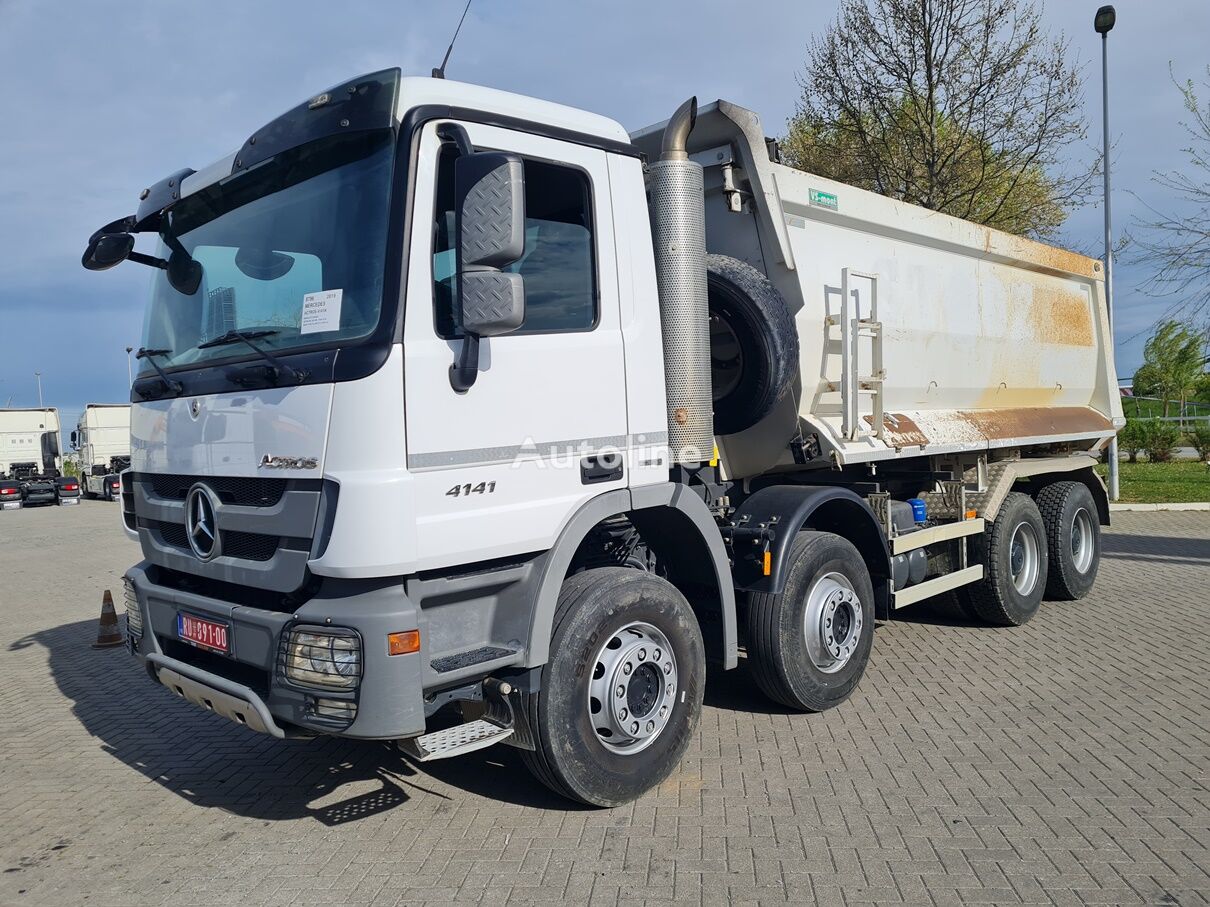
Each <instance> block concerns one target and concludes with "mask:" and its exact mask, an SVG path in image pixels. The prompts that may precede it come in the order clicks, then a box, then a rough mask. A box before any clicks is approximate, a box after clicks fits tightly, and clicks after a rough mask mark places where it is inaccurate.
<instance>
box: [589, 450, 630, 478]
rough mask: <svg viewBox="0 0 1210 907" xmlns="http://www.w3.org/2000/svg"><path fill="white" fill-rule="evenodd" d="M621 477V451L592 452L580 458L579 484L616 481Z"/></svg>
mask: <svg viewBox="0 0 1210 907" xmlns="http://www.w3.org/2000/svg"><path fill="white" fill-rule="evenodd" d="M620 478H622V453H621V451H615V452H614V453H608V454H593V455H592V456H588V457H584V458H583V459H581V460H580V484H581V485H596V484H597V483H598V482H616V481H617V480H618V479H620Z"/></svg>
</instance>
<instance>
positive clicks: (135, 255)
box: [126, 252, 168, 271]
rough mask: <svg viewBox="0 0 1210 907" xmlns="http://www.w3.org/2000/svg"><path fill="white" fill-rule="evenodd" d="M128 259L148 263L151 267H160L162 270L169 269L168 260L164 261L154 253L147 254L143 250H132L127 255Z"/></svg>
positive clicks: (142, 263)
mask: <svg viewBox="0 0 1210 907" xmlns="http://www.w3.org/2000/svg"><path fill="white" fill-rule="evenodd" d="M126 260H127V261H133V262H137V263H138V264H141V265H147V266H148V267H150V268H159V269H160V270H162V271H167V270H168V262H166V261H164V259H162V258H156V257H155V256H154V255H145V254H144V253H142V252H131V253H130V254H129V255H127V256H126Z"/></svg>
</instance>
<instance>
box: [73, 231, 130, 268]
mask: <svg viewBox="0 0 1210 907" xmlns="http://www.w3.org/2000/svg"><path fill="white" fill-rule="evenodd" d="M133 251H134V235H133V234H131V233H100V234H97V235H95V236H93V238H92V239H90V240H89V241H88V248H86V249H85V250H84V256H83V257H82V258H81V259H80V264H82V265H84V267H86V268H87V269H88V270H90V271H108V270H109V269H110V268H112V267H114V266H116V265H120V264H121V263H122V262H124V261H125V260H126V259H127V258H129V257H130V253H131V252H133Z"/></svg>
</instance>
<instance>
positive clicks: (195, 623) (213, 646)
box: [176, 613, 231, 655]
mask: <svg viewBox="0 0 1210 907" xmlns="http://www.w3.org/2000/svg"><path fill="white" fill-rule="evenodd" d="M228 631H229V628H228V626H227V624H224V623H220V622H219V621H216V620H204V619H202V618H200V617H194V616H193V615H192V614H181V613H178V614H177V616H176V635H177V636H179V637H180V638H181V639H183V640H184V641H185V642H187V643H191V644H192V645H195V646H197V647H198V648H199V649H209V650H210V651H211V652H222V653H223V654H224V655H225V654H227V653H228V652H229V651H230V650H231V649H230V641H229V636H228Z"/></svg>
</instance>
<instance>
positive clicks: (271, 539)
mask: <svg viewBox="0 0 1210 907" xmlns="http://www.w3.org/2000/svg"><path fill="white" fill-rule="evenodd" d="M222 537H223V554H224V555H226V556H227V557H239V558H243V559H244V560H246V561H267V560H269V558H271V557H273V555H274V554H276V553H277V546H278V542H279V541H280V540H279V539H278V537H277V536H275V535H258V534H256V533H255V532H232V531H227V532H224V533H223V534H222Z"/></svg>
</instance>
